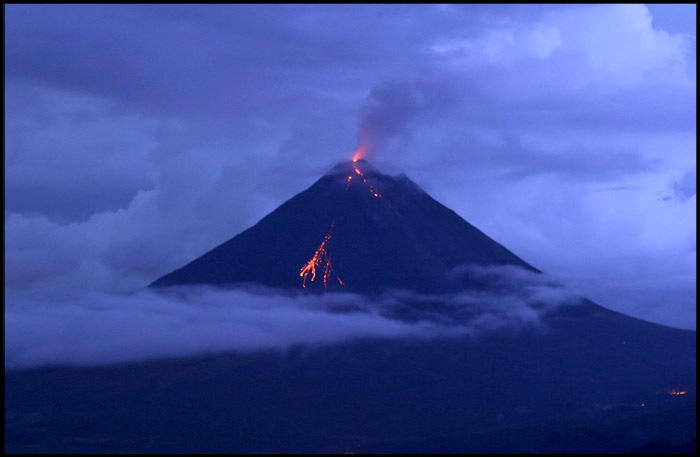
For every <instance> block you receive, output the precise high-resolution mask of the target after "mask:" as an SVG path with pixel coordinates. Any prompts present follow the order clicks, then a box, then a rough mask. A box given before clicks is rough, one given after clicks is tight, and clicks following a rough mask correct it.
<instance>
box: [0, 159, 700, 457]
mask: <svg viewBox="0 0 700 457" xmlns="http://www.w3.org/2000/svg"><path fill="white" fill-rule="evenodd" d="M512 269H515V270H517V271H519V272H521V273H524V274H525V276H527V277H528V278H544V277H545V274H544V273H541V272H540V271H539V270H537V269H536V268H535V267H533V266H531V265H529V264H528V263H526V262H525V261H524V260H522V259H520V258H519V257H517V256H516V255H515V254H513V253H512V252H510V251H509V250H507V249H506V248H504V247H503V246H501V245H500V244H498V243H497V242H495V241H494V240H492V239H490V238H489V237H488V236H486V235H485V234H484V233H482V232H481V231H479V230H478V229H477V228H475V227H474V226H472V225H471V224H469V223H468V222H466V221H465V220H464V219H462V218H461V217H459V216H458V215H457V214H455V213H454V212H453V211H451V210H449V209H448V208H446V207H445V206H443V205H441V204H440V203H438V202H437V201H435V200H434V199H433V198H431V197H430V196H429V195H428V194H427V193H425V192H424V191H423V190H421V189H420V188H419V187H418V186H417V185H416V184H415V183H413V182H412V181H411V180H410V179H408V178H407V177H406V176H404V175H399V176H387V175H384V174H382V173H379V172H378V171H377V170H375V169H374V168H373V167H372V166H371V165H370V164H369V163H367V162H366V161H358V162H347V163H340V164H338V165H337V166H336V167H334V168H333V169H332V170H330V172H329V173H327V174H326V175H324V176H323V177H321V178H320V179H319V180H318V181H317V182H315V183H314V184H313V185H312V186H311V187H309V188H308V189H307V190H305V191H303V192H301V193H299V194H298V195H296V196H295V197H293V198H292V199H290V200H289V201H287V202H285V203H284V204H282V205H281V206H280V207H279V208H277V209H276V210H275V211H273V212H272V213H270V214H269V215H267V216H265V217H264V218H263V219H262V220H260V221H259V222H258V223H257V224H256V225H255V226H253V227H251V228H250V229H248V230H246V231H244V232H242V233H241V234H239V235H237V236H235V237H234V238H232V239H230V240H229V241H226V242H225V243H223V244H221V245H220V246H218V247H216V248H214V249H212V250H211V251H209V252H207V253H206V254H204V255H202V256H201V257H199V258H197V259H195V260H193V261H192V262H190V263H189V264H187V265H185V266H183V267H182V268H180V269H178V270H175V271H173V272H172V273H169V274H167V275H165V276H163V277H162V278H160V279H158V280H156V281H154V282H153V283H152V284H151V287H152V288H153V289H156V290H157V291H158V292H162V293H164V294H167V293H168V291H169V290H172V289H170V286H181V285H216V286H226V287H228V286H238V285H245V284H261V285H264V286H267V287H266V288H265V289H264V290H265V291H266V292H265V293H266V294H267V288H268V287H269V288H274V289H276V290H277V291H281V290H285V291H289V290H291V291H296V292H293V294H294V295H295V296H297V297H299V296H301V297H302V298H309V299H312V300H316V301H320V300H317V299H318V298H322V297H317V296H315V295H314V296H311V297H303V293H312V294H321V293H325V292H340V291H342V292H352V293H353V294H343V297H346V298H347V297H350V298H348V300H357V301H358V302H362V301H365V302H367V303H371V304H372V305H373V306H377V309H365V308H362V309H353V310H347V309H345V310H339V309H331V308H329V309H328V310H327V311H328V312H334V313H341V314H342V313H354V312H370V313H376V314H381V315H382V316H383V317H385V318H386V319H389V320H400V321H403V322H409V323H418V324H424V323H428V324H435V323H438V326H439V328H440V329H441V331H444V332H445V335H442V336H441V335H438V336H437V337H430V338H409V337H407V338H386V339H381V338H378V339H372V338H365V339H357V340H348V341H343V342H340V343H337V344H327V345H322V346H319V347H309V346H295V347H292V348H291V349H290V350H288V351H286V352H278V351H269V352H264V351H263V352H256V353H236V352H231V353H220V354H209V355H198V356H192V357H189V358H180V359H165V360H153V361H148V362H142V363H132V364H123V365H118V366H106V367H78V368H76V367H60V366H59V367H45V368H37V369H34V370H26V371H17V372H9V373H6V376H5V398H6V409H5V418H6V429H5V432H6V448H5V450H6V452H115V451H116V452H158V453H163V452H167V453H170V452H172V453H182V452H197V453H209V452H211V453H214V452H216V453H243V452H245V453H261V452H264V453H273V452H280V453H319V452H323V453H326V452H329V453H330V452H332V453H341V452H345V453H353V452H354V453H360V452H367V453H380V452H381V453H385V452H393V453H396V452H402V453H418V452H425V453H429V452H431V453H441V452H442V453H484V452H487V453H488V452H493V453H514V452H518V453H562V452H571V453H588V452H598V453H621V452H635V451H639V452H690V453H692V452H693V451H694V450H695V433H696V425H697V424H696V391H695V385H696V332H694V331H689V330H680V329H673V328H669V327H665V326H662V325H657V324H653V323H650V322H645V321H642V320H639V319H635V318H632V317H629V316H625V315H622V314H620V313H617V312H613V311H610V310H608V309H606V308H604V307H602V306H599V305H597V304H595V303H593V302H591V301H589V300H585V299H580V300H579V301H578V302H576V303H575V304H572V305H567V306H560V307H555V308H552V309H548V308H544V309H542V308H541V307H540V303H538V302H534V303H532V308H531V309H529V310H528V311H534V312H537V313H538V316H539V318H538V321H537V324H536V325H534V326H525V327H518V328H515V329H514V328H512V327H508V326H506V327H495V328H492V329H490V330H489V331H488V332H484V333H479V334H476V336H474V335H473V334H471V333H466V334H460V333H457V334H455V333H454V332H452V333H451V332H450V330H453V329H460V328H468V329H475V328H478V325H475V321H476V322H477V323H482V324H483V323H484V322H489V321H488V320H484V319H479V316H476V318H474V312H473V310H471V309H470V306H471V305H467V306H462V307H461V308H460V307H459V306H458V307H456V308H455V307H454V306H452V305H454V302H450V298H449V297H456V296H457V297H459V296H463V295H464V294H471V295H474V296H479V297H484V296H491V297H496V298H499V297H502V298H503V299H504V300H505V301H506V302H510V301H512V300H513V298H514V297H515V298H517V297H519V296H520V295H518V294H521V293H522V291H521V290H520V289H519V287H520V285H519V284H518V282H517V281H516V280H515V279H513V281H512V283H511V284H504V283H503V281H502V280H503V278H500V279H493V278H492V277H491V276H489V275H484V274H478V272H479V271H480V270H481V271H494V270H495V271H500V270H512ZM475 272H476V273H475ZM511 279H512V278H511ZM516 279H517V278H516ZM536 283H537V281H536ZM397 289H400V290H398V291H397ZM504 289H506V290H507V293H506V294H503V293H502V291H503V290H504ZM526 289H527V287H526ZM252 290H256V289H254V288H253V289H252ZM465 291H466V292H465ZM297 292H301V293H297ZM391 294H394V295H391ZM499 294H500V295H499ZM329 295H330V294H329ZM471 295H470V296H471ZM266 296H268V297H270V298H269V299H270V300H274V299H275V296H274V295H266ZM387 296H389V297H390V298H391V300H386V297H387ZM324 297H328V295H324ZM333 297H336V296H331V297H330V298H333ZM496 301H497V300H496ZM496 301H494V300H491V301H490V302H489V303H490V304H492V305H494V306H497V303H496ZM386 303H389V304H390V305H391V306H393V308H392V307H384V308H381V306H383V305H385V304H386ZM486 311H487V313H486V315H488V316H489V317H490V318H494V317H496V319H497V320H499V319H500V320H504V319H505V321H508V319H509V316H508V309H507V308H499V309H497V310H496V311H497V312H493V310H488V309H487V310H486ZM520 311H523V310H522V309H520ZM482 317H483V316H482ZM154 331H156V332H157V331H158V329H154ZM232 331H233V330H232ZM96 344H99V342H96Z"/></svg>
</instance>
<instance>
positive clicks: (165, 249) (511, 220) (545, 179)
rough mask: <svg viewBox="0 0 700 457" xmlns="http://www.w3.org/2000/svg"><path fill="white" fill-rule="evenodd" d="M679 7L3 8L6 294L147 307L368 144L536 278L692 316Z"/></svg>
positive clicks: (692, 90)
mask: <svg viewBox="0 0 700 457" xmlns="http://www.w3.org/2000/svg"><path fill="white" fill-rule="evenodd" d="M690 7H692V8H691V9H692V14H690V13H691V11H688V8H690ZM669 8H671V7H669ZM675 8H676V9H674V10H673V14H669V11H671V10H668V9H664V8H661V9H659V8H657V7H654V8H651V11H652V13H653V12H654V11H655V10H658V11H661V10H663V13H660V16H659V17H656V16H654V17H653V18H652V16H651V15H650V14H649V9H647V8H646V7H644V6H642V5H559V6H549V5H541V6H539V5H507V6H503V5H483V6H475V5H330V6H325V5H201V6H200V5H7V6H6V7H5V13H6V14H5V64H6V65H5V132H6V135H5V163H4V165H5V182H6V188H5V191H6V192H5V194H6V200H5V203H6V206H5V230H6V236H5V241H6V251H5V266H6V274H5V280H6V288H7V289H8V290H12V291H15V292H17V293H20V292H21V293H29V292H31V291H33V290H35V289H36V288H39V289H42V290H43V289H45V288H46V289H48V288H50V289H52V290H53V291H54V293H57V294H59V295H60V293H61V291H63V290H64V289H66V288H72V287H75V288H82V289H88V290H92V291H97V292H110V293H111V292H115V291H118V292H123V291H130V290H137V289H139V288H140V287H142V286H144V285H145V284H148V283H150V282H151V281H152V280H153V279H154V278H156V277H159V276H161V275H162V274H164V273H166V272H168V271H170V270H172V269H174V268H177V267H179V266H182V265H183V264H184V263H186V262H188V261H190V260H192V259H193V258H195V257H197V256H198V255H201V254H202V253H204V252H206V251H207V250H209V249H211V248H213V247H215V246H216V245H218V244H219V243H221V242H223V241H225V240H227V239H229V238H231V237H232V236H234V235H235V234H237V233H238V232H240V231H242V230H244V229H245V228H247V227H249V226H250V225H252V224H253V223H255V222H257V220H259V219H260V218H261V217H262V216H264V215H265V214H266V213H267V212H269V211H271V210H272V209H274V208H275V207H276V206H277V205H279V204H280V203H282V202H283V201H284V200H286V199H287V198H289V197H291V196H292V195H294V194H295V193H296V192H299V191H301V190H303V189H304V188H305V187H307V186H308V185H310V184H311V183H312V182H313V181H314V180H315V179H317V178H318V177H319V176H320V175H321V174H323V173H324V172H325V171H327V170H328V169H329V168H330V167H331V166H332V165H333V164H334V163H335V162H337V161H339V160H347V159H349V157H350V156H351V154H352V151H353V150H354V148H355V146H356V144H357V139H358V135H360V136H361V135H362V132H369V134H370V135H371V136H372V137H373V138H374V142H375V143H377V145H375V146H376V147H375V151H374V152H373V155H372V156H371V158H370V160H371V161H372V162H373V163H375V164H376V165H377V167H378V168H379V169H380V170H382V171H385V172H392V173H399V172H406V173H407V174H408V175H409V176H410V177H411V178H412V179H414V180H415V181H416V182H418V183H419V184H420V185H421V186H423V187H425V188H426V190H428V191H430V192H431V193H432V194H433V195H435V196H436V198H438V199H439V200H440V201H442V202H443V203H445V204H447V205H448V206H450V207H452V208H454V209H455V210H456V211H457V212H458V213H459V214H460V215H462V216H463V217H465V218H466V219H468V220H470V222H475V223H477V226H479V227H480V228H483V229H484V230H485V231H486V233H487V234H489V235H490V236H493V237H494V238H495V239H496V240H497V241H499V242H500V243H502V244H504V245H505V246H507V247H508V248H510V249H512V250H514V251H515V252H517V253H523V255H525V254H526V255H527V256H526V260H528V261H530V263H532V264H534V265H536V266H538V267H540V268H542V269H545V268H546V269H547V270H548V271H558V270H560V269H561V270H562V271H563V272H564V273H567V274H571V275H574V276H576V275H575V274H576V273H577V272H578V273H581V274H584V276H586V277H587V278H588V279H589V280H590V281H591V282H595V281H597V278H598V277H600V275H602V274H603V273H602V272H604V273H605V275H607V276H610V277H613V278H615V277H617V278H619V279H620V281H619V284H620V286H619V288H618V290H613V289H614V287H613V286H606V287H601V288H600V289H599V290H602V291H604V292H603V298H605V297H606V296H607V297H608V298H609V299H610V301H611V306H612V304H613V303H612V302H613V301H615V302H616V301H620V300H621V301H624V302H625V303H630V301H629V300H623V299H622V298H621V297H624V288H626V287H628V286H629V287H632V285H633V284H642V283H644V280H645V278H647V277H649V276H652V277H657V278H659V279H658V281H656V282H654V284H655V286H654V291H655V292H653V293H652V291H650V293H648V294H643V293H642V294H637V293H634V294H631V295H630V297H632V296H634V298H635V300H636V299H638V297H640V296H641V297H644V296H646V297H652V296H654V297H663V296H664V294H667V296H668V297H669V300H667V301H668V302H670V301H675V300H676V298H677V295H674V294H673V293H672V292H670V290H671V289H672V288H673V287H676V285H677V282H676V280H675V278H679V277H682V278H687V277H691V276H694V272H695V263H694V262H692V261H690V260H689V258H690V257H689V256H690V255H691V254H694V251H693V250H694V238H695V209H694V208H695V206H694V202H695V196H693V194H694V193H695V192H694V189H695V187H694V185H693V184H694V181H695V179H694V178H693V179H691V178H690V177H689V175H687V173H688V171H689V170H693V169H694V168H695V162H696V160H695V150H696V133H695V124H696V117H697V116H696V102H695V97H696V83H695V81H696V78H695V54H696V51H695V29H694V27H692V28H689V27H687V24H686V25H685V26H684V22H682V21H681V22H674V21H673V19H672V18H673V16H674V14H675V15H676V16H678V15H679V14H680V15H682V16H683V17H684V18H688V17H691V16H692V17H694V16H695V14H694V11H695V10H694V8H695V7H694V6H692V5H688V6H676V7H675ZM686 22H687V20H686ZM693 24H694V21H693ZM621 186H624V187H634V188H636V189H637V190H636V191H635V192H598V189H600V188H601V187H605V188H615V187H621ZM669 194H672V195H673V198H671V199H670V200H668V201H663V200H662V198H663V197H664V196H668V195H669ZM625 259H626V260H625ZM659 259H671V260H674V261H669V263H668V265H667V267H666V268H664V269H659V268H656V267H655V265H660V263H659ZM611 263H612V264H615V265H617V266H618V268H619V270H617V271H612V270H610V268H608V266H609V264H611ZM628 263H634V264H638V263H639V264H642V265H646V270H645V271H643V272H642V271H639V270H637V269H636V268H634V267H632V266H630V265H628ZM665 265H666V264H665ZM630 272H632V273H634V275H636V276H635V277H632V276H630V275H631V274H632V273H630ZM628 273H629V274H628ZM684 281H685V282H684V283H683V284H684V285H683V290H689V289H694V282H693V281H686V280H684ZM584 282H585V281H583V280H582V281H581V283H584ZM613 282H614V281H613ZM591 290H598V289H595V287H593V286H592V289H591ZM606 291H607V292H606ZM686 295H687V294H686ZM658 301H664V300H662V299H661V298H659V299H658ZM645 303H646V305H645V307H646V308H647V309H651V306H652V303H651V302H650V301H648V300H647V302H645ZM683 303H684V304H685V305H684V307H683V308H682V309H683V310H685V311H679V313H681V314H683V313H685V314H684V316H685V317H684V319H685V321H686V322H691V321H692V322H693V324H692V325H694V315H695V314H694V313H695V311H694V306H687V303H688V302H687V300H685V301H683ZM603 304H607V303H603ZM625 306H628V305H625ZM628 309H632V308H631V307H629V306H628ZM623 311H624V310H623ZM649 315H650V316H651V315H653V316H654V318H655V319H656V318H657V317H659V316H663V313H656V312H655V313H651V314H649ZM679 320H680V319H674V322H677V321H679Z"/></svg>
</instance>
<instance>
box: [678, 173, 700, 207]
mask: <svg viewBox="0 0 700 457" xmlns="http://www.w3.org/2000/svg"><path fill="white" fill-rule="evenodd" d="M697 186H698V178H697V174H696V173H695V171H688V172H685V173H684V174H683V176H682V177H681V179H680V180H678V181H676V182H674V183H673V193H674V194H675V197H676V198H677V199H678V200H680V201H682V202H684V201H686V200H688V199H689V198H690V197H692V196H693V195H695V194H696V192H697Z"/></svg>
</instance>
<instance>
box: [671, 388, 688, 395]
mask: <svg viewBox="0 0 700 457" xmlns="http://www.w3.org/2000/svg"><path fill="white" fill-rule="evenodd" d="M687 393H688V391H686V390H676V389H673V390H671V391H670V392H669V393H668V394H669V395H685V394H687Z"/></svg>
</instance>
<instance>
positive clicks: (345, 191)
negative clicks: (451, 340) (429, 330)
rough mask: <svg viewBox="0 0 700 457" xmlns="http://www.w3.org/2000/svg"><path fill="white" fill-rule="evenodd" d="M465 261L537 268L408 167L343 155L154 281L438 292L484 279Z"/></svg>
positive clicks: (159, 284)
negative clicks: (388, 171)
mask: <svg viewBox="0 0 700 457" xmlns="http://www.w3.org/2000/svg"><path fill="white" fill-rule="evenodd" d="M463 265H479V266H504V265H512V266H516V267H521V268H524V269H527V270H530V271H533V272H538V270H537V269H536V268H534V267H533V266H531V265H529V264H527V263H526V262H525V261H523V260H522V259H520V258H518V257H517V256H516V255H515V254H513V253H512V252H510V251H508V250H507V249H506V248H504V247H503V246H501V245H500V244H498V243H497V242H495V241H494V240H492V239H491V238H489V237H488V236H486V235H485V234H484V233H482V232H481V231H479V230H478V229H477V228H476V227H474V226H473V225H471V224H469V223H468V222H467V221H465V220H464V219H462V218H461V217H460V216H459V215H457V214H456V213H455V212H454V211H452V210H450V209H448V208H446V207H445V206H443V205H442V204H440V203H439V202H437V201H436V200H434V199H433V198H432V197H430V195H428V194H427V193H426V192H425V191H423V190H422V189H421V188H420V187H418V185H416V184H415V183H414V182H413V181H411V180H410V179H409V178H408V177H407V176H406V175H403V174H401V175H398V176H388V175H385V174H382V173H380V172H378V171H377V170H376V169H375V168H374V167H372V166H371V165H370V164H369V163H368V162H367V161H365V160H359V161H357V162H343V163H339V164H338V165H336V166H335V167H334V168H333V169H332V170H330V171H329V172H328V173H327V174H325V175H324V176H323V177H321V178H320V179H319V180H318V181H316V182H315V183H314V184H313V185H312V186H311V187H309V188H308V189H306V190H305V191H303V192H301V193H299V194H297V195H296V196H295V197H293V198H291V199H290V200H288V201H287V202H285V203H284V204H282V205H281V206H280V207H279V208H277V209H276V210H275V211H273V212H272V213H270V214H268V215H267V216H265V217H264V218H263V219H262V220H260V222H258V223H257V224H256V225H255V226H253V227H251V228H250V229H248V230H246V231H244V232H242V233H241V234H239V235H237V236H236V237H234V238H232V239H231V240H229V241H226V242H225V243H223V244H221V245H220V246H218V247H216V248H214V249H212V250H211V251H209V252H207V253H206V254H204V255H203V256H201V257H199V258H197V259H195V260H193V261H192V262H190V263H189V264H187V265H185V266H184V267H182V268H180V269H177V270H175V271H173V272H171V273H169V274H167V275H165V276H163V277H162V278H160V279H158V280H156V281H155V282H153V283H152V284H151V286H152V287H162V286H172V285H184V284H216V285H231V284H242V283H256V284H262V285H266V286H270V287H275V288H293V289H302V288H309V289H328V290H343V291H347V292H358V293H379V292H382V291H385V290H387V289H406V290H413V291H417V292H426V293H436V292H445V291H449V290H457V289H463V288H481V287H484V286H485V284H482V283H478V282H475V281H474V280H473V279H470V278H464V277H462V278H457V277H456V276H455V275H454V274H453V272H454V270H455V269H456V268H458V267H460V266H463Z"/></svg>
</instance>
